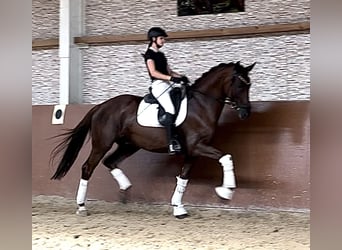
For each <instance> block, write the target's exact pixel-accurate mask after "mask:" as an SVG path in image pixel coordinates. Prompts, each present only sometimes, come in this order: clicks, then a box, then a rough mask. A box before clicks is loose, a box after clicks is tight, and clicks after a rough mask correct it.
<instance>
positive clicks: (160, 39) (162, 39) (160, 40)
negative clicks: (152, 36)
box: [156, 36, 165, 47]
mask: <svg viewBox="0 0 342 250" xmlns="http://www.w3.org/2000/svg"><path fill="white" fill-rule="evenodd" d="M164 43H165V37H163V36H158V37H157V39H156V44H157V45H159V46H160V47H162V46H163V45H164Z"/></svg>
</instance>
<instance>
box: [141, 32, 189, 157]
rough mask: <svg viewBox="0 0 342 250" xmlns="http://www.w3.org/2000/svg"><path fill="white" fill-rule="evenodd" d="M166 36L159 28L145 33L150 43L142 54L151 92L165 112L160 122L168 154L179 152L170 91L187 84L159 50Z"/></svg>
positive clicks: (184, 77)
mask: <svg viewBox="0 0 342 250" xmlns="http://www.w3.org/2000/svg"><path fill="white" fill-rule="evenodd" d="M167 36H168V35H167V34H166V32H165V30H163V29H162V28H160V27H152V28H151V29H150V30H149V31H148V32H147V38H148V40H149V41H150V43H149V45H148V48H147V50H146V53H145V54H144V58H145V63H146V65H147V69H148V73H149V76H150V78H151V80H152V84H151V92H152V94H153V96H154V97H155V98H156V99H157V100H158V102H159V103H160V105H161V106H162V107H163V108H164V110H165V115H163V116H162V118H161V120H160V122H161V124H162V125H164V126H165V127H166V134H167V139H168V141H169V154H175V153H177V152H180V151H181V145H180V143H179V141H178V140H177V134H176V129H175V120H176V119H175V107H174V105H173V103H172V101H171V97H170V94H169V92H170V90H172V85H173V83H181V82H183V83H189V79H188V78H187V77H186V76H184V75H183V76H182V75H180V74H178V73H176V72H174V71H172V70H171V68H170V66H169V65H168V62H167V59H166V57H165V55H164V53H163V52H161V51H160V50H159V49H160V48H161V47H163V45H164V43H165V39H166V37H167Z"/></svg>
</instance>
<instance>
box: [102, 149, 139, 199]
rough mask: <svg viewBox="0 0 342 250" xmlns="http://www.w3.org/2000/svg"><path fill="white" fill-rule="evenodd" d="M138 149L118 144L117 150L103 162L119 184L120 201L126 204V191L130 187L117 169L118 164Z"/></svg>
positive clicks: (128, 182) (124, 176) (125, 177)
mask: <svg viewBox="0 0 342 250" xmlns="http://www.w3.org/2000/svg"><path fill="white" fill-rule="evenodd" d="M138 150H139V148H138V147H136V146H135V145H132V144H129V143H119V144H118V147H117V149H116V150H115V151H114V152H113V153H112V154H110V155H108V156H107V157H106V158H105V159H104V160H103V164H104V165H105V166H106V167H107V168H108V169H109V170H110V172H111V174H112V176H113V177H114V179H115V180H116V181H117V183H118V184H119V188H120V195H121V201H122V202H126V192H125V191H126V190H127V189H128V188H130V187H131V186H132V184H131V182H130V181H129V179H128V178H127V176H126V175H125V174H124V173H123V171H122V170H121V169H119V168H118V164H119V163H120V162H122V161H123V160H125V159H126V158H128V157H129V156H131V155H132V154H134V153H135V152H137V151H138Z"/></svg>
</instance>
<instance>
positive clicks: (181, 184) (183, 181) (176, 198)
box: [171, 161, 192, 219]
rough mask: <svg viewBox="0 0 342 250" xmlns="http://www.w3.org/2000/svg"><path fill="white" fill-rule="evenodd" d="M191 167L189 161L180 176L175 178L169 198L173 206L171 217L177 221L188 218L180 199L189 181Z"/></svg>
mask: <svg viewBox="0 0 342 250" xmlns="http://www.w3.org/2000/svg"><path fill="white" fill-rule="evenodd" d="M191 165H192V162H191V161H186V162H185V164H184V166H183V168H182V171H181V174H180V176H176V179H177V185H176V188H175V191H174V193H173V195H172V198H171V205H172V206H173V215H174V216H175V217H176V218H178V219H183V218H185V217H187V216H188V212H187V211H186V210H185V208H184V205H183V204H182V197H183V194H184V192H185V189H186V186H187V184H188V181H189V174H190V169H191Z"/></svg>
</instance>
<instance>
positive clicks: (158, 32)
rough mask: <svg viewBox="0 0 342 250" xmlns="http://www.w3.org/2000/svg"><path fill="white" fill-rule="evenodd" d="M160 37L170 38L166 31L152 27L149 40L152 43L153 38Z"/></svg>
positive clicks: (148, 34)
mask: <svg viewBox="0 0 342 250" xmlns="http://www.w3.org/2000/svg"><path fill="white" fill-rule="evenodd" d="M158 36H163V37H168V35H167V34H166V31H165V30H163V29H162V28H160V27H152V28H151V29H149V31H148V32H147V39H148V40H150V41H152V37H158Z"/></svg>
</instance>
